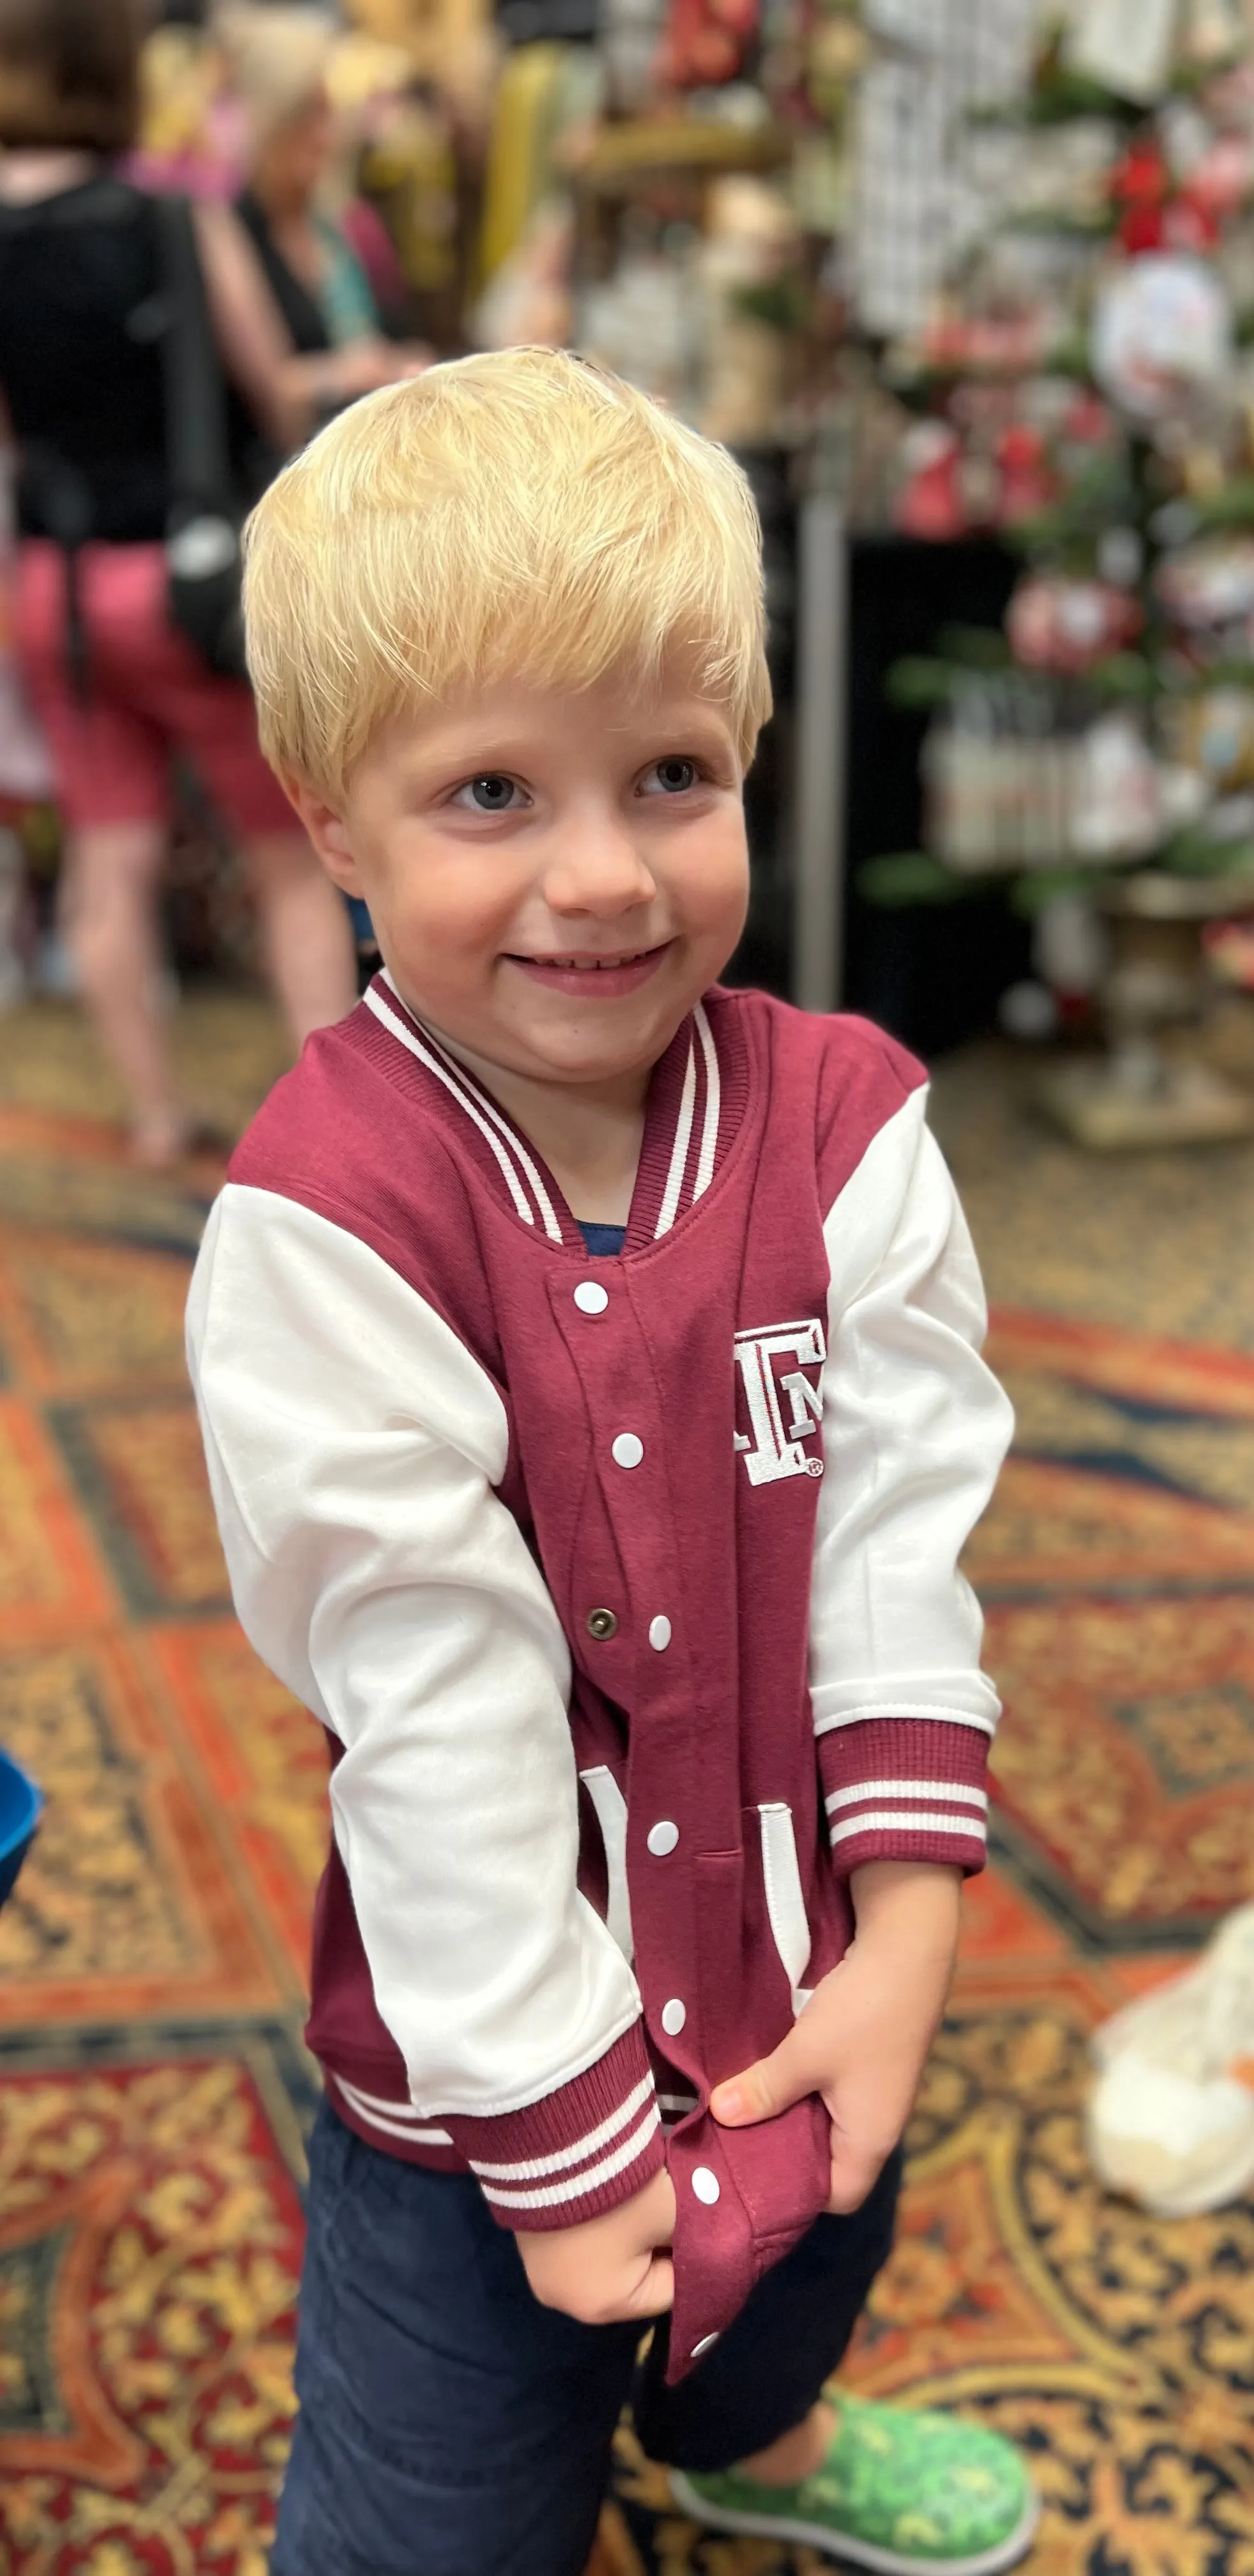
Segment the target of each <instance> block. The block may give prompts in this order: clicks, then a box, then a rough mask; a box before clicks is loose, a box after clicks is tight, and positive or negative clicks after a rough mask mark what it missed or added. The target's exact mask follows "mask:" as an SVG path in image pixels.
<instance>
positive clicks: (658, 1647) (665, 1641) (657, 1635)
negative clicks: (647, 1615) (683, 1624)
mask: <svg viewBox="0 0 1254 2576" xmlns="http://www.w3.org/2000/svg"><path fill="white" fill-rule="evenodd" d="M671 1635H672V1630H671V1623H670V1621H669V1619H668V1618H667V1616H666V1613H665V1611H660V1612H659V1614H658V1616H657V1618H656V1619H650V1621H649V1644H650V1645H651V1646H652V1648H653V1651H654V1653H655V1654H656V1655H664V1654H665V1652H666V1649H667V1647H668V1646H669V1644H670V1641H671Z"/></svg>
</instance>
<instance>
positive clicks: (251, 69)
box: [214, 0, 335, 153]
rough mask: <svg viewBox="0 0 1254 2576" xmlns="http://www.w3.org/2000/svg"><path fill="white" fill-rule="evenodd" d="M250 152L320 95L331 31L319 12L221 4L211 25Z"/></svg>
mask: <svg viewBox="0 0 1254 2576" xmlns="http://www.w3.org/2000/svg"><path fill="white" fill-rule="evenodd" d="M214 32H215V35H216V37H217V39H218V42H219V43H220V44H221V46H222V50H223V52H224V54H225V56H226V60H227V65H228V68H229V71H230V77H231V85H232V88H233V90H234V92H235V95H236V97H237V99H238V100H239V103H240V105H241V107H242V108H243V111H244V119H245V123H246V126H247V131H248V143H249V148H250V149H251V150H252V151H253V152H254V153H255V152H258V151H259V150H260V149H261V147H262V145H263V144H265V143H266V142H268V141H269V138H270V136H271V135H272V134H278V133H280V132H281V130H282V128H283V127H284V126H285V125H292V124H294V123H295V121H296V119H297V117H299V116H303V115H304V113H305V110H306V108H309V107H312V106H313V105H314V102H315V100H317V99H319V98H321V97H322V95H323V94H324V92H325V90H326V87H327V82H328V78H329V76H330V71H331V63H332V57H333V55H334V52H335V29H334V27H333V26H332V24H331V22H330V20H329V19H328V18H327V17H325V16H324V15H323V13H322V11H321V10H319V9H311V8H310V9H307V8H302V7H300V6H293V7H290V8H289V7H284V6H279V7H267V8H261V7H257V6H249V5H247V0H246V5H244V6H243V7H231V6H229V5H228V6H227V7H226V8H224V9H223V10H221V11H220V12H219V14H218V16H217V18H216V19H215V22H214Z"/></svg>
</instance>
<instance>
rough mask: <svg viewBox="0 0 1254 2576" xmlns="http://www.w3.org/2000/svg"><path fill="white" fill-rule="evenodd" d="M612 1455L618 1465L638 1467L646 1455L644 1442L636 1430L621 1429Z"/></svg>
mask: <svg viewBox="0 0 1254 2576" xmlns="http://www.w3.org/2000/svg"><path fill="white" fill-rule="evenodd" d="M610 1456H611V1458H612V1459H613V1461H614V1464H615V1466H616V1467H638V1466H639V1464H640V1461H641V1459H642V1458H643V1456H644V1442H643V1440H642V1439H641V1438H640V1436H639V1433H638V1432H635V1431H620V1432H619V1435H618V1438H617V1440H615V1441H614V1443H613V1445H612V1447H611V1449H610Z"/></svg>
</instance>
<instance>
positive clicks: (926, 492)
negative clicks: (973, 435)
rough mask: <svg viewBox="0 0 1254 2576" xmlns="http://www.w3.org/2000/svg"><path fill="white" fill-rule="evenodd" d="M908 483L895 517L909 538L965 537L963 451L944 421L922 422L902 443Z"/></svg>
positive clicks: (901, 493) (939, 539)
mask: <svg viewBox="0 0 1254 2576" xmlns="http://www.w3.org/2000/svg"><path fill="white" fill-rule="evenodd" d="M903 461H904V463H905V466H906V480H905V482H904V483H903V485H902V487H901V490H900V491H899V493H898V495H897V501H896V506H895V508H894V511H893V518H894V521H895V523H896V525H897V526H898V527H899V528H900V529H901V530H902V532H903V534H904V535H906V536H908V537H928V538H930V539H931V540H932V541H933V542H934V543H935V542H937V541H940V542H945V541H947V540H948V539H950V538H952V537H960V536H962V535H963V533H964V531H965V529H966V527H967V524H968V519H967V508H966V502H965V500H964V497H963V489H962V448H961V445H960V442H959V440H958V439H957V438H956V437H955V435H954V432H953V430H952V429H950V428H949V427H948V426H947V424H946V423H945V422H944V421H941V420H926V421H920V422H919V423H918V425H917V427H916V428H914V429H912V430H911V431H910V432H909V433H908V435H907V437H906V439H905V441H904V443H903Z"/></svg>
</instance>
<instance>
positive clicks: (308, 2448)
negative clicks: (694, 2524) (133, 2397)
mask: <svg viewBox="0 0 1254 2576" xmlns="http://www.w3.org/2000/svg"><path fill="white" fill-rule="evenodd" d="M899 2179H900V2160H899V2158H897V2157H894V2158H893V2159H892V2161H891V2163H890V2164H889V2165H887V2166H886V2167H885V2169H884V2172H883V2174H882V2175H881V2176H880V2179H879V2182H878V2183H877V2184H876V2187H875V2189H874V2191H873V2192H872V2194H871V2197H870V2199H869V2200H868V2201H867V2202H866V2203H865V2205H864V2207H863V2208H862V2209H860V2210H859V2211H858V2212H857V2213H856V2215H855V2216H854V2217H852V2218H820V2219H818V2220H816V2222H815V2225H814V2226H813V2227H812V2228H811V2229H810V2231H809V2234H808V2235H807V2236H805V2237H804V2238H803V2239H802V2241H801V2243H800V2244H799V2245H798V2246H796V2247H795V2248H794V2250H793V2252H792V2253H791V2254H790V2255H788V2256H787V2258H786V2259H785V2261H784V2262H782V2263H779V2264H777V2265H776V2267H775V2269H774V2270H773V2271H772V2272H769V2273H768V2274H767V2276H766V2278H765V2280H763V2281H760V2282H759V2283H758V2286H757V2288H756V2289H755V2290H754V2292H753V2293H752V2296H751V2297H750V2299H749V2301H748V2304H747V2306H745V2307H744V2308H743V2309H742V2310H741V2313H740V2315H739V2316H738V2317H737V2319H736V2321H735V2323H734V2325H731V2326H729V2327H728V2329H727V2331H726V2333H725V2334H723V2335H722V2336H721V2337H720V2339H719V2341H718V2343H717V2344H716V2345H715V2346H714V2348H713V2350H712V2351H711V2352H710V2353H709V2355H708V2356H707V2358H706V2359H705V2360H704V2361H702V2362H700V2363H699V2364H698V2366H697V2368H696V2369H695V2370H694V2371H692V2372H691V2373H690V2375H689V2377H688V2378H687V2379H685V2380H684V2381H683V2382H682V2384H681V2385H680V2386H679V2387H678V2388H670V2389H668V2388H666V2387H664V2385H663V2380H662V2373H663V2369H664V2367H665V2332H666V2329H665V2327H664V2326H663V2327H662V2328H661V2329H660V2330H659V2332H658V2333H657V2334H656V2335H655V2336H654V2338H653V2342H652V2344H651V2346H650V2349H649V2351H648V2353H647V2355H646V2357H645V2360H644V2362H643V2364H642V2365H641V2366H640V2367H639V2368H637V2361H636V2354H637V2346H638V2343H639V2339H640V2338H639V2328H638V2327H636V2326H632V2325H620V2326H586V2325H579V2324H577V2323H576V2321H575V2319H574V2318H573V2317H566V2316H561V2315H559V2314H558V2313H557V2312H556V2310H554V2309H551V2308H542V2307H541V2306H540V2305H539V2303H538V2301H537V2300H536V2299H534V2298H533V2297H532V2295H531V2291H530V2289H529V2287H528V2284H527V2277H526V2274H525V2272H524V2271H523V2267H522V2261H521V2257H520V2255H519V2252H518V2248H517V2246H516V2245H515V2243H514V2239H513V2237H512V2236H510V2235H508V2234H506V2232H505V2231H504V2229H502V2228H500V2227H498V2226H497V2224H496V2222H495V2220H494V2219H493V2218H492V2217H491V2216H490V2214H489V2211H488V2206H487V2203H486V2201H485V2200H484V2198H483V2195H482V2193H481V2191H480V2189H479V2186H478V2184H477V2183H476V2182H474V2181H472V2180H471V2179H469V2178H468V2177H467V2178H465V2179H463V2178H462V2177H461V2176H460V2175H452V2174H437V2173H427V2172H425V2171H424V2170H423V2168H422V2167H421V2166H420V2165H407V2164H401V2163H399V2162H398V2161H397V2159H396V2158H395V2157H394V2156H385V2155H380V2154H379V2153H378V2151H377V2149H376V2148H374V2147H368V2146H366V2145H364V2144H363V2142H362V2140H361V2139H359V2138H357V2137H355V2136H354V2135H353V2134H352V2132H351V2131H350V2130H349V2129H346V2128H345V2126H344V2124H343V2122H342V2121H341V2120H339V2119H337V2117H336V2115H335V2113H334V2112H333V2111H332V2110H331V2109H330V2108H329V2106H328V2105H327V2104H326V2103H324V2104H323V2106H322V2109H321V2110H320V2112H319V2115H318V2120H317V2124H316V2126H315V2129H314V2135H313V2141H312V2145H311V2148H310V2190H309V2241H308V2247H307V2250H306V2255H305V2269H304V2276H303V2279H302V2283H301V2295H300V2332H299V2338H298V2344H297V2355H296V2389H297V2395H298V2397H299V2399H300V2414H299V2416H298V2419H297V2424H296V2435H295V2441H294V2443H293V2448H292V2457H291V2463H290V2466H289V2469H288V2476H287V2483H286V2486H285V2488H284V2491H283V2500H282V2504H281V2506H280V2508H279V2528H278V2536H277V2539H276V2542H275V2549H274V2556H273V2558H272V2560H271V2576H583V2570H584V2566H585V2562H586V2560H587V2558H588V2555H589V2552H590V2550H591V2547H592V2541H593V2537H594V2534H595V2530H596V2522H597V2514H598V2511H599V2509H600V2504H601V2498H602V2496H603V2494H604V2491H605V2485H606V2479H607V2476H608V2472H609V2462H610V2446H611V2443H612V2441H613V2436H614V2427H615V2425H616V2423H617V2421H618V2418H619V2415H620V2414H621V2412H622V2409H623V2406H624V2404H625V2403H626V2401H627V2399H628V2397H629V2396H630V2397H631V2398H632V2400H633V2407H634V2414H635V2422H636V2430H637V2432H638V2434H639V2436H640V2441H641V2443H642V2445H643V2448H644V2450H645V2452H646V2453H647V2454H648V2456H649V2458H650V2459H654V2460H661V2461H665V2462H666V2463H667V2464H668V2465H670V2466H673V2467H676V2468H689V2469H717V2468H727V2467H730V2465H731V2463H732V2462H733V2461H734V2460H739V2459H744V2458H746V2457H748V2455H749V2454H750V2453H752V2452H754V2451H759V2450H763V2449H765V2447H766V2445H767V2443H768V2442H773V2441H775V2440H776V2439H777V2438H778V2436H779V2435H780V2434H781V2433H785V2432H787V2431H789V2429H790V2428H791V2427H792V2426H793V2425H794V2424H799V2423H800V2422H801V2421H802V2419H803V2417H804V2416H805V2415H806V2414H807V2413H808V2412H809V2409H810V2407H811V2406H812V2405H813V2403H814V2400H815V2398H816V2397H817V2396H818V2394H819V2392H820V2390H821V2388H822V2386H823V2383H824V2381H825V2380H826V2379H827V2378H828V2377H829V2376H830V2374H831V2372H832V2371H833V2370H834V2369H835V2367H836V2364H837V2362H838V2361H839V2360H840V2358H841V2355H842V2353H843V2352H844V2350H845V2346H846V2344H847V2343H848V2341H849V2337H850V2335H851V2333H852V2331H853V2328H854V2324H855V2322H856V2320H857V2317H858V2314H859V2312H860V2310H861V2308H862V2307H863V2305H864V2303H865V2300H866V2296H867V2292H868V2290H869V2289H870V2286H871V2283H872V2281H873V2280H874V2278H875V2275H876V2273H877V2272H878V2270H879V2268H880V2265H881V2264H882V2263H883V2261H884V2259H885V2256H886V2255H887V2253H888V2250H889V2247H890V2245H891V2242H892V2229H893V2214H894V2210H895V2206H896V2199H897V2190H898V2184H899Z"/></svg>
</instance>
